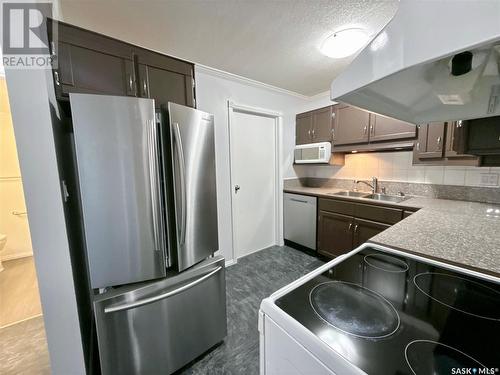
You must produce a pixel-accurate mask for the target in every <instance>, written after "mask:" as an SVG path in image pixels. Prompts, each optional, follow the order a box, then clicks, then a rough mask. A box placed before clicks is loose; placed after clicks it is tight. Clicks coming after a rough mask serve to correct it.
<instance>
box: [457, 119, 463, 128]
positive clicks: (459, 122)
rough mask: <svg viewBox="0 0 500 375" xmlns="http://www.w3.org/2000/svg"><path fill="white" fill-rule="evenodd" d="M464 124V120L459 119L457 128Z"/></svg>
mask: <svg viewBox="0 0 500 375" xmlns="http://www.w3.org/2000/svg"><path fill="white" fill-rule="evenodd" d="M462 126H463V122H462V120H458V121H457V128H461V127H462Z"/></svg>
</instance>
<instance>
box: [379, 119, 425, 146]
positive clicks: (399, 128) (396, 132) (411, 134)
mask: <svg viewBox="0 0 500 375" xmlns="http://www.w3.org/2000/svg"><path fill="white" fill-rule="evenodd" d="M370 122H371V123H370V142H378V141H392V140H396V139H405V138H406V139H408V138H415V136H416V135H417V126H416V125H415V124H410V123H409V122H405V121H401V120H396V119H393V118H390V117H385V116H381V115H376V114H372V115H371V121H370Z"/></svg>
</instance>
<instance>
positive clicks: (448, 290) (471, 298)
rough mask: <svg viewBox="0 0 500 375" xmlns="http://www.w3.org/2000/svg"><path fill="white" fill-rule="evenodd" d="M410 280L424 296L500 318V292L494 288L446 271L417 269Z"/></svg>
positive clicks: (479, 316)
mask: <svg viewBox="0 0 500 375" xmlns="http://www.w3.org/2000/svg"><path fill="white" fill-rule="evenodd" d="M413 282H414V283H415V285H416V287H417V288H418V289H419V290H420V291H421V292H422V293H424V294H425V295H426V296H428V297H430V298H432V299H433V300H435V301H436V302H439V303H441V304H443V305H444V306H446V307H449V308H450V309H454V310H457V311H460V312H462V313H464V314H469V315H473V316H476V317H478V318H483V319H490V320H497V321H498V320H500V304H499V300H500V292H498V291H497V290H495V289H492V288H490V287H488V286H485V285H483V284H480V283H478V282H476V281H472V280H468V279H465V278H463V277H460V276H456V275H450V274H445V273H433V272H426V273H420V274H418V275H416V276H415V277H414V278H413ZM430 285H432V288H429V286H430Z"/></svg>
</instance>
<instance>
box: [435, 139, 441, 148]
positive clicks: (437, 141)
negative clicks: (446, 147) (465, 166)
mask: <svg viewBox="0 0 500 375" xmlns="http://www.w3.org/2000/svg"><path fill="white" fill-rule="evenodd" d="M436 143H437V146H438V150H439V149H441V137H437V139H436Z"/></svg>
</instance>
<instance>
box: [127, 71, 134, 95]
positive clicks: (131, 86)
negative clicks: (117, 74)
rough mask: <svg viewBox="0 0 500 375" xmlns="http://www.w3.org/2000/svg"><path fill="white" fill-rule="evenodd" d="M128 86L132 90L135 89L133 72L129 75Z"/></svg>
mask: <svg viewBox="0 0 500 375" xmlns="http://www.w3.org/2000/svg"><path fill="white" fill-rule="evenodd" d="M128 87H129V89H130V91H134V79H133V78H132V74H129V75H128Z"/></svg>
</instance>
